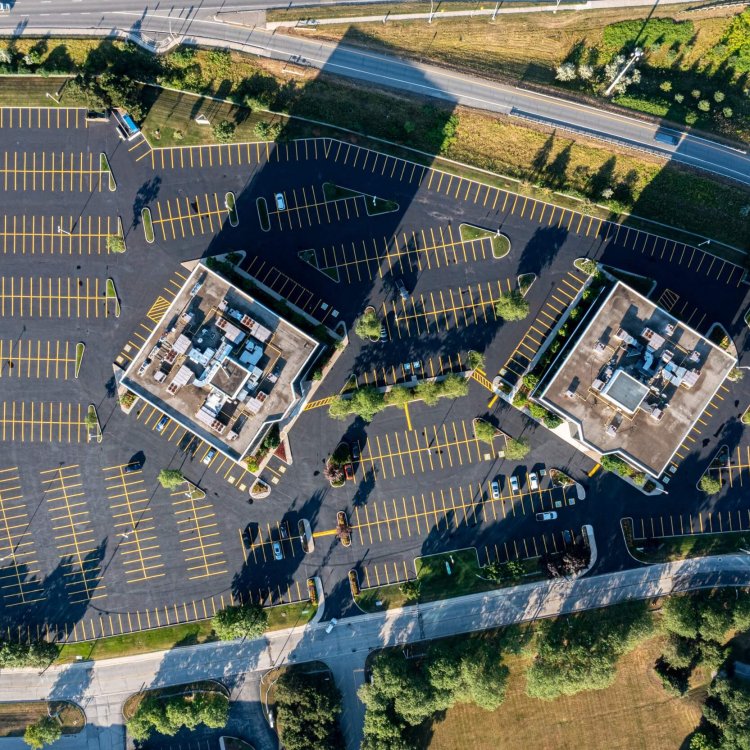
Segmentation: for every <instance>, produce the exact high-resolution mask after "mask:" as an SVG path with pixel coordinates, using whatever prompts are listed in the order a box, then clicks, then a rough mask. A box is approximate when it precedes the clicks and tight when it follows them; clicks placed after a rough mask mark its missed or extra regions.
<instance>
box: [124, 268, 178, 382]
mask: <svg viewBox="0 0 750 750" xmlns="http://www.w3.org/2000/svg"><path fill="white" fill-rule="evenodd" d="M186 279H187V276H185V274H183V273H182V272H180V271H175V272H174V273H173V274H172V277H171V278H170V279H169V280H168V281H167V283H166V285H165V286H164V287H163V289H162V292H161V293H160V294H159V296H158V297H157V298H156V299H155V300H154V302H153V303H152V305H151V307H150V308H149V309H148V311H147V312H146V315H145V316H144V319H143V320H142V321H141V322H140V323H139V324H138V328H136V330H135V331H133V335H132V336H131V337H130V339H128V341H127V343H126V344H125V346H124V347H123V348H122V350H121V351H120V353H119V354H118V355H117V357H115V364H116V365H118V366H119V367H121V368H123V369H125V368H126V367H127V366H128V363H129V362H130V361H131V360H132V359H133V357H134V356H135V354H136V352H138V351H139V350H140V348H141V347H142V346H143V345H144V344H145V343H146V341H148V339H149V337H150V336H151V334H152V333H153V332H154V330H155V329H156V326H157V325H159V322H160V321H161V319H162V318H163V317H164V315H165V314H166V312H167V310H168V309H169V306H170V305H171V304H172V302H173V301H174V298H175V297H176V296H177V294H178V293H179V291H180V289H182V285H183V284H184V283H185V280H186Z"/></svg>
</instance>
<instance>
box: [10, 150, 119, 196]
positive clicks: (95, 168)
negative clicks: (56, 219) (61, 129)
mask: <svg viewBox="0 0 750 750" xmlns="http://www.w3.org/2000/svg"><path fill="white" fill-rule="evenodd" d="M0 184H2V186H3V189H4V190H5V192H6V193H7V192H11V191H23V192H28V191H37V190H39V191H49V192H53V193H54V192H66V191H67V192H80V193H84V192H88V193H94V192H101V191H102V190H103V189H104V187H103V186H104V185H105V184H106V185H107V189H109V173H108V172H107V170H105V169H102V168H101V164H100V163H99V157H98V156H96V157H95V156H94V154H93V152H91V151H89V152H88V154H84V153H83V151H79V152H78V153H74V152H69V153H66V152H65V151H59V152H57V151H51V152H49V153H48V152H46V151H42V152H41V153H37V152H36V151H32V152H31V153H27V152H26V151H21V152H18V151H5V152H3V157H2V159H1V160H0Z"/></svg>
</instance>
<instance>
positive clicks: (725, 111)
mask: <svg viewBox="0 0 750 750" xmlns="http://www.w3.org/2000/svg"><path fill="white" fill-rule="evenodd" d="M721 114H723V115H724V117H726V118H727V120H729V119H731V117H732V115H733V114H734V112H733V110H732V108H731V107H724V109H722V110H721Z"/></svg>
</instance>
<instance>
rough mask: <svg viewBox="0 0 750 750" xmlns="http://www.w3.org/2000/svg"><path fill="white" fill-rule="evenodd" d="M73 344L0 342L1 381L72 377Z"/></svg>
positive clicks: (73, 370) (29, 340)
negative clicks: (4, 379) (6, 378)
mask: <svg viewBox="0 0 750 750" xmlns="http://www.w3.org/2000/svg"><path fill="white" fill-rule="evenodd" d="M75 354H76V345H75V343H72V342H70V341H39V340H37V341H32V340H31V339H27V340H25V341H24V340H23V339H17V340H15V341H11V340H7V339H6V340H3V339H0V378H2V377H9V378H53V379H54V380H67V379H68V378H71V377H73V375H74V374H75V363H76V357H75Z"/></svg>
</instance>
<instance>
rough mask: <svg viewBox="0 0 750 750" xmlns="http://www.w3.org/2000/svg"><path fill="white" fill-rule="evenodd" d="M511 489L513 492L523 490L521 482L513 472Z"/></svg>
mask: <svg viewBox="0 0 750 750" xmlns="http://www.w3.org/2000/svg"><path fill="white" fill-rule="evenodd" d="M510 489H511V492H520V491H521V484H520V482H519V481H518V477H517V476H516V475H515V474H513V475H511V478H510Z"/></svg>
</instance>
